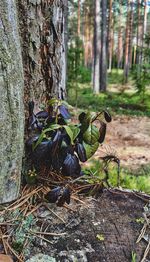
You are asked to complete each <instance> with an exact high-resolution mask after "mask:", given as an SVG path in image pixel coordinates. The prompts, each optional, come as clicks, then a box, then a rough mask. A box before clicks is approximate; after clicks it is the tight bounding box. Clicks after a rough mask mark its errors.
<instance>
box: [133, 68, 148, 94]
mask: <svg viewBox="0 0 150 262" xmlns="http://www.w3.org/2000/svg"><path fill="white" fill-rule="evenodd" d="M132 76H133V79H134V81H135V82H134V83H135V87H136V90H137V92H138V93H139V94H142V96H143V98H144V95H145V92H146V87H147V86H148V85H149V83H150V65H149V64H143V65H141V66H139V65H137V66H136V67H135V68H134V70H133V73H132Z"/></svg>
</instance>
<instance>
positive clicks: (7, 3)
mask: <svg viewBox="0 0 150 262" xmlns="http://www.w3.org/2000/svg"><path fill="white" fill-rule="evenodd" d="M0 50H1V53H0V88H1V96H0V105H1V114H0V117H1V119H0V125H1V126H0V203H4V202H9V201H12V200H14V199H15V198H16V197H17V196H18V191H19V187H20V173H21V166H22V156H23V137H24V106H23V86H24V83H23V66H22V57H21V47H20V38H19V34H18V24H17V11H16V3H15V0H3V1H0Z"/></svg>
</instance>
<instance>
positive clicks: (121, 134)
mask: <svg viewBox="0 0 150 262" xmlns="http://www.w3.org/2000/svg"><path fill="white" fill-rule="evenodd" d="M101 150H102V151H104V152H107V153H108V154H110V153H115V154H116V155H117V156H118V157H119V158H120V160H121V165H122V166H127V167H130V168H132V169H136V168H139V167H140V166H142V165H146V164H150V118H147V117H130V116H115V117H113V120H112V122H111V123H110V124H108V126H107V135H106V139H105V143H104V145H103V146H102V147H99V150H98V151H97V152H96V154H95V155H94V157H96V158H99V157H100V156H102V155H103V153H102V151H101Z"/></svg>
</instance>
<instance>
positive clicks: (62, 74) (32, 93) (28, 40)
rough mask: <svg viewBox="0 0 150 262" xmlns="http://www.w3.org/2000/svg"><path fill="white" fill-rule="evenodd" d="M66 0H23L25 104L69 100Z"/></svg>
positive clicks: (21, 10) (19, 5)
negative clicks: (67, 96) (49, 100)
mask: <svg viewBox="0 0 150 262" xmlns="http://www.w3.org/2000/svg"><path fill="white" fill-rule="evenodd" d="M66 3H67V1H66V0H63V1H62V0H57V1H56V0H54V1H50V0H48V1H47V0H28V1H27V0H20V1H18V9H19V15H20V17H19V18H20V19H19V20H20V21H21V22H20V29H21V36H22V45H23V63H24V74H25V101H27V102H28V101H29V100H31V99H34V100H37V101H38V104H40V103H42V102H43V100H44V99H49V98H50V97H51V96H55V97H57V98H60V99H64V98H65V96H66V89H65V85H66V45H65V31H64V24H65V19H64V7H65V5H66Z"/></svg>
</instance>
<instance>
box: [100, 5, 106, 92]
mask: <svg viewBox="0 0 150 262" xmlns="http://www.w3.org/2000/svg"><path fill="white" fill-rule="evenodd" d="M101 8H102V24H101V55H100V91H102V92H105V91H106V85H107V47H106V42H107V0H102V1H101Z"/></svg>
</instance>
